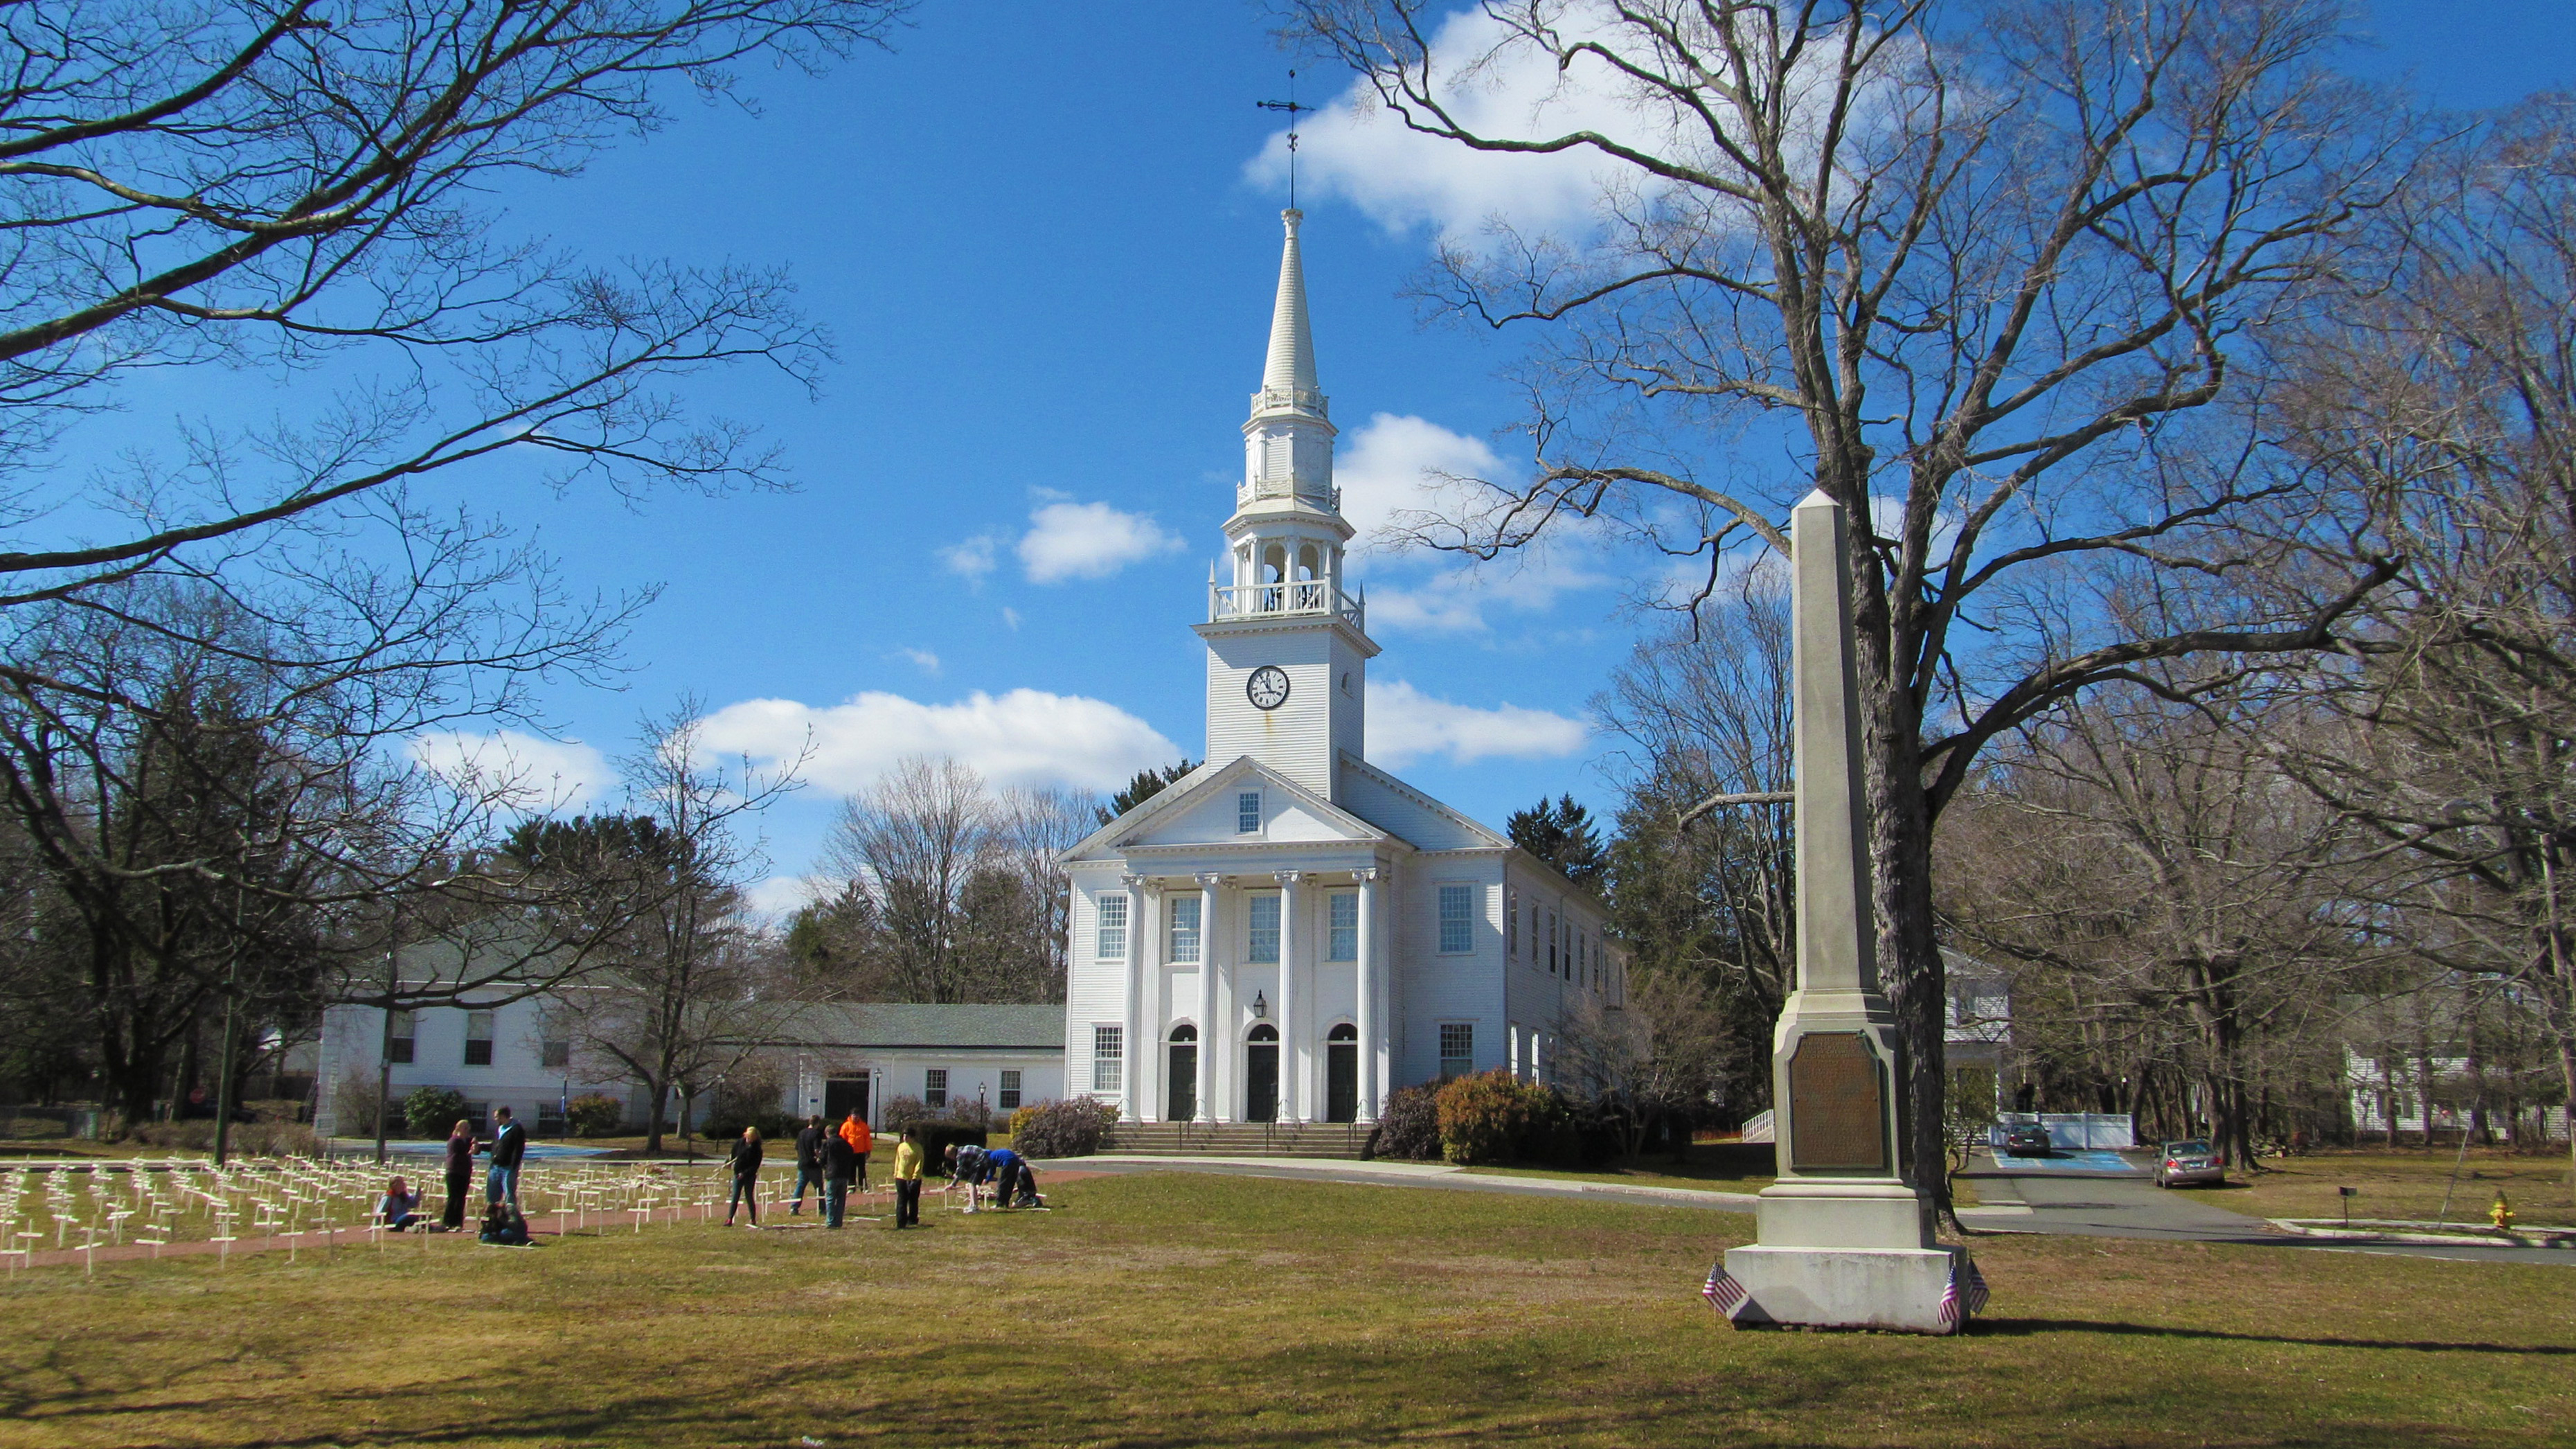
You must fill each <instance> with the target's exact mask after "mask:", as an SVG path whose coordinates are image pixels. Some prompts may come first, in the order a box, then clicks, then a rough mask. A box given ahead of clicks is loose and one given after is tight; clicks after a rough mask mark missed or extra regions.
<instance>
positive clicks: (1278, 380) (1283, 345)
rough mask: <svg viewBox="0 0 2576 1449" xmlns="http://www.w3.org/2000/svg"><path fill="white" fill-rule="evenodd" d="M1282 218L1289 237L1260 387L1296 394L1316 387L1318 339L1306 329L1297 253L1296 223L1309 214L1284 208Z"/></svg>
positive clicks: (1301, 270)
mask: <svg viewBox="0 0 2576 1449" xmlns="http://www.w3.org/2000/svg"><path fill="white" fill-rule="evenodd" d="M1279 219H1280V221H1281V222H1282V223H1284V224H1285V225H1286V226H1287V228H1288V241H1287V244H1286V246H1285V247H1284V248H1283V249H1282V250H1281V251H1280V253H1279V301H1278V304H1277V305H1276V306H1274V307H1273V308H1272V309H1271V313H1270V358H1269V362H1268V364H1267V365H1266V366H1264V367H1263V368H1262V370H1261V390H1262V391H1263V392H1284V393H1288V394H1289V395H1291V396H1292V397H1293V396H1295V395H1296V394H1299V393H1312V392H1314V391H1315V390H1316V389H1315V339H1314V336H1313V334H1312V333H1310V332H1308V331H1307V329H1306V267H1305V264H1304V262H1302V261H1301V260H1300V259H1299V258H1298V255H1297V223H1299V222H1301V221H1303V220H1305V219H1306V214H1305V213H1304V212H1301V211H1296V210H1289V211H1283V212H1281V213H1279Z"/></svg>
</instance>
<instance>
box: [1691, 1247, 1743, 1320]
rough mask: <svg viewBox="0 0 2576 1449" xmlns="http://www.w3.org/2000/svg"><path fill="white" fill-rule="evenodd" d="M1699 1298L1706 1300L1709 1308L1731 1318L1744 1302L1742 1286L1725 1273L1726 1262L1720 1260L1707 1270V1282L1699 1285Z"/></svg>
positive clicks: (1730, 1274) (1722, 1259) (1733, 1277)
mask: <svg viewBox="0 0 2576 1449" xmlns="http://www.w3.org/2000/svg"><path fill="white" fill-rule="evenodd" d="M1699 1296H1700V1297H1702V1298H1705V1299H1707V1300H1708V1306H1709V1307H1711V1308H1714V1309H1716V1310H1717V1311H1718V1312H1720V1313H1723V1314H1725V1315H1726V1316H1727V1317H1729V1318H1732V1317H1734V1316H1735V1310H1736V1308H1737V1307H1738V1306H1739V1305H1740V1304H1742V1303H1743V1302H1744V1285H1743V1284H1741V1283H1738V1282H1736V1281H1735V1275H1734V1274H1732V1273H1729V1272H1727V1271H1726V1260H1725V1259H1724V1258H1720V1259H1718V1260H1717V1262H1716V1263H1715V1264H1714V1265H1713V1266H1711V1267H1710V1268H1709V1270H1708V1281H1707V1282H1706V1283H1703V1284H1701V1285H1700V1290H1699Z"/></svg>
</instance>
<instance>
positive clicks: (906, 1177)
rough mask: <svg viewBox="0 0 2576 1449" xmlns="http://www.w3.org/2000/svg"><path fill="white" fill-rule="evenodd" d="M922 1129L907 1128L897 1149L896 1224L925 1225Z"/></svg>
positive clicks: (915, 1226) (895, 1171)
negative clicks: (923, 1215) (922, 1220)
mask: <svg viewBox="0 0 2576 1449" xmlns="http://www.w3.org/2000/svg"><path fill="white" fill-rule="evenodd" d="M921 1157H922V1154H921V1129H920V1128H918V1127H906V1128H905V1129H903V1140H902V1141H901V1142H899V1143H897V1144H895V1149H894V1225H895V1226H896V1227H897V1228H917V1227H920V1226H921Z"/></svg>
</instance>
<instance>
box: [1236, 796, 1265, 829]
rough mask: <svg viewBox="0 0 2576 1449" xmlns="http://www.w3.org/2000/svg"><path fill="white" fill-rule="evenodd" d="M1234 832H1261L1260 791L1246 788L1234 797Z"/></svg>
mask: <svg viewBox="0 0 2576 1449" xmlns="http://www.w3.org/2000/svg"><path fill="white" fill-rule="evenodd" d="M1234 833H1235V834H1237V835H1259V834H1260V833H1261V792H1260V791H1258V790H1246V791H1244V792H1242V793H1241V794H1239V795H1236V796H1235V797H1234Z"/></svg>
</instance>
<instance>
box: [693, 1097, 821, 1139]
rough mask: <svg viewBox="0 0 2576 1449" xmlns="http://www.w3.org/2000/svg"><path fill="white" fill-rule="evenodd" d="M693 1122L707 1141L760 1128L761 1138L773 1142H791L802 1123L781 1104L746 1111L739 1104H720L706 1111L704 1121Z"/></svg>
mask: <svg viewBox="0 0 2576 1449" xmlns="http://www.w3.org/2000/svg"><path fill="white" fill-rule="evenodd" d="M693 1125H694V1126H695V1128H696V1131H697V1134H698V1135H699V1136H700V1137H704V1138H706V1139H707V1140H708V1141H710V1142H722V1141H724V1140H726V1139H728V1138H734V1137H740V1136H741V1135H742V1129H744V1128H745V1127H757V1128H759V1129H760V1135H761V1138H762V1140H764V1141H775V1140H777V1139H780V1138H786V1139H788V1140H791V1141H792V1140H794V1138H795V1136H796V1131H797V1129H798V1128H800V1127H802V1126H804V1125H805V1124H804V1123H802V1122H800V1121H798V1120H797V1119H796V1118H795V1117H793V1116H791V1115H789V1114H788V1112H787V1111H786V1109H785V1108H782V1107H763V1108H757V1109H752V1110H745V1109H744V1108H743V1107H741V1106H739V1105H728V1104H722V1103H719V1104H718V1105H717V1106H716V1107H715V1108H713V1109H712V1110H710V1111H709V1112H708V1113H707V1116H706V1120H705V1121H703V1122H698V1123H695V1124H693Z"/></svg>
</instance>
